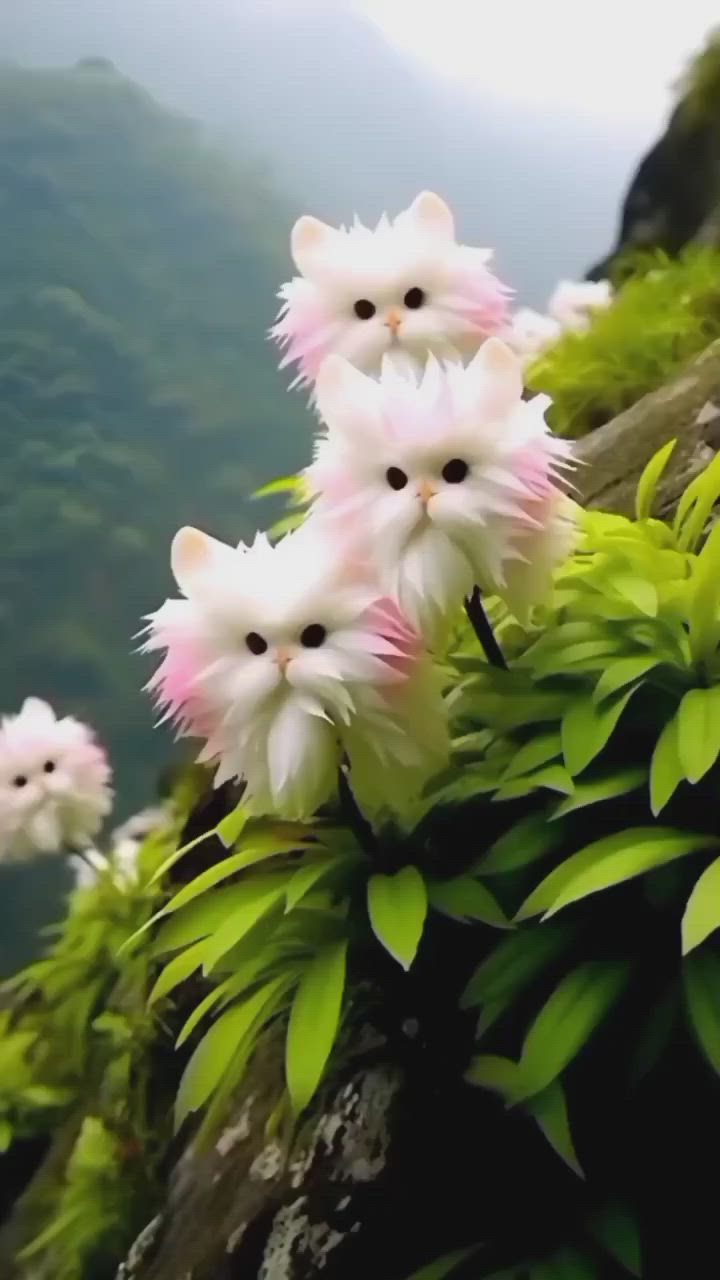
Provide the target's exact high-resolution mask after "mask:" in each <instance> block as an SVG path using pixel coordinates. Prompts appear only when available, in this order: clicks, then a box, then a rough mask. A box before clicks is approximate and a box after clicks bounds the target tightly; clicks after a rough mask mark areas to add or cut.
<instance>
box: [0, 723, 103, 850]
mask: <svg viewBox="0 0 720 1280" xmlns="http://www.w3.org/2000/svg"><path fill="white" fill-rule="evenodd" d="M110 781H111V774H110V767H109V765H108V762H107V757H106V755H105V752H104V751H103V749H102V748H101V747H100V746H99V745H98V743H97V742H96V741H95V737H94V735H93V733H92V730H91V729H89V728H88V727H87V725H84V724H81V723H80V722H79V721H78V720H74V719H73V718H72V717H71V716H65V717H64V718H63V719H61V720H58V719H57V717H56V715H55V712H54V711H53V709H52V707H50V706H48V704H47V702H43V701H41V699H40V698H26V699H25V701H24V703H23V705H22V708H21V710H20V712H19V713H18V714H17V715H15V716H5V717H4V718H3V719H2V721H0V860H3V861H14V860H24V859H29V858H32V857H33V856H35V855H37V854H42V853H57V852H58V851H59V850H61V849H62V848H68V849H72V848H75V849H77V848H82V847H84V846H86V845H88V844H89V843H90V841H91V839H92V837H93V836H94V835H96V833H97V832H98V831H99V829H100V827H101V826H102V821H103V818H104V817H106V815H107V814H108V813H109V812H110V810H111V808H112V799H113V793H112V791H111V789H110Z"/></svg>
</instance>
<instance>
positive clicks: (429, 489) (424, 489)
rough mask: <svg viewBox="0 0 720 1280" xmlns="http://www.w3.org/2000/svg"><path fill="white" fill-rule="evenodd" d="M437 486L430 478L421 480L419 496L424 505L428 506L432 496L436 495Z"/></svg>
mask: <svg viewBox="0 0 720 1280" xmlns="http://www.w3.org/2000/svg"><path fill="white" fill-rule="evenodd" d="M435 492H436V490H435V488H434V486H433V484H432V482H431V481H430V480H421V481H420V483H419V485H418V498H419V499H420V501H421V502H422V504H423V506H425V507H426V506H427V504H428V502H429V501H430V499H431V498H434V497H435Z"/></svg>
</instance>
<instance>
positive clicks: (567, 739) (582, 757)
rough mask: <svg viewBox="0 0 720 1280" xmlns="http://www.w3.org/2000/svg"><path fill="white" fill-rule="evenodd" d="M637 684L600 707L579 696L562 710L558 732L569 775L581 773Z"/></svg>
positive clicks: (599, 747)
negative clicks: (567, 708) (563, 713)
mask: <svg viewBox="0 0 720 1280" xmlns="http://www.w3.org/2000/svg"><path fill="white" fill-rule="evenodd" d="M637 688H638V686H637V685H633V686H632V688H631V689H628V690H627V691H626V692H625V693H623V694H621V696H620V697H619V698H617V699H615V701H614V702H609V703H606V704H605V705H604V706H602V707H598V706H597V705H596V704H595V702H594V701H593V698H592V697H591V696H589V697H585V698H580V699H578V700H577V701H576V702H574V703H573V704H572V706H571V707H570V708H569V710H568V711H566V713H565V715H564V716H563V719H562V724H561V726H560V732H561V736H562V747H563V755H564V757H565V764H566V765H567V768H568V772H569V773H570V774H572V775H573V777H574V776H575V774H577V773H582V771H583V769H586V768H587V766H588V765H589V764H590V761H591V760H594V759H595V756H596V755H598V753H599V752H600V751H602V749H603V747H604V746H605V744H606V743H607V741H608V739H609V738H610V736H611V734H612V733H613V730H614V729H615V726H616V724H617V722H618V720H619V719H620V716H621V715H622V713H623V711H624V710H625V707H626V706H627V704H628V702H629V701H630V699H631V697H632V696H633V694H634V693H635V691H636V689H637Z"/></svg>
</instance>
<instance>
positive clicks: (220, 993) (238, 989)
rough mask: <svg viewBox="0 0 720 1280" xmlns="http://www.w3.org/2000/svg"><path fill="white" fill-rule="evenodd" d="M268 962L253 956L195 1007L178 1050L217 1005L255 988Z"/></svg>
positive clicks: (176, 1042) (184, 1027) (180, 1038)
mask: <svg viewBox="0 0 720 1280" xmlns="http://www.w3.org/2000/svg"><path fill="white" fill-rule="evenodd" d="M265 963H266V961H265V959H264V957H263V955H262V954H261V955H259V956H253V957H251V959H249V960H248V961H246V963H245V964H243V965H242V966H241V967H240V969H239V970H238V971H237V972H236V973H232V974H231V975H230V977H228V978H226V979H225V981H224V982H221V983H219V985H218V986H217V987H213V988H212V990H211V991H209V992H208V994H207V995H206V996H205V997H204V999H202V1000H201V1001H200V1003H199V1004H197V1005H196V1006H195V1008H194V1009H193V1011H192V1013H191V1014H190V1016H189V1018H188V1019H187V1021H186V1022H185V1023H184V1025H183V1027H182V1030H181V1031H180V1034H179V1035H178V1038H177V1040H176V1041H175V1047H176V1049H179V1048H181V1046H182V1045H184V1044H185V1041H186V1040H188V1039H189V1038H190V1036H191V1035H192V1033H193V1031H194V1030H195V1028H196V1027H197V1026H198V1025H199V1024H200V1023H201V1022H202V1020H203V1018H204V1017H205V1015H206V1014H207V1013H209V1012H210V1010H211V1009H213V1008H214V1007H215V1005H216V1004H223V1003H227V1002H228V1001H230V1000H234V999H235V997H236V996H240V995H242V994H243V992H245V991H248V990H249V988H250V987H251V986H253V984H254V981H255V979H256V977H257V975H258V973H259V972H260V970H261V969H262V968H263V966H264V965H265Z"/></svg>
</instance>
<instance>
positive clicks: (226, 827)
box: [215, 802, 249, 849]
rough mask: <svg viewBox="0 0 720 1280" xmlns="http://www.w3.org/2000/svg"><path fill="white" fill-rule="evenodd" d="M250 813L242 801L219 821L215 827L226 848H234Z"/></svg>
mask: <svg viewBox="0 0 720 1280" xmlns="http://www.w3.org/2000/svg"><path fill="white" fill-rule="evenodd" d="M248 817H249V814H248V811H247V808H246V807H245V805H244V804H243V803H242V802H241V803H240V804H239V805H238V806H237V808H236V809H233V811H232V813H228V814H227V815H226V817H224V818H223V819H222V821H221V822H219V823H218V825H217V827H216V828H215V830H216V833H217V835H218V836H219V837H220V839H221V840H222V842H223V844H224V845H225V848H226V849H230V848H232V846H233V845H234V844H235V842H236V841H237V840H239V839H240V836H241V835H242V833H243V830H244V828H245V825H246V823H247V820H248Z"/></svg>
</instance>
